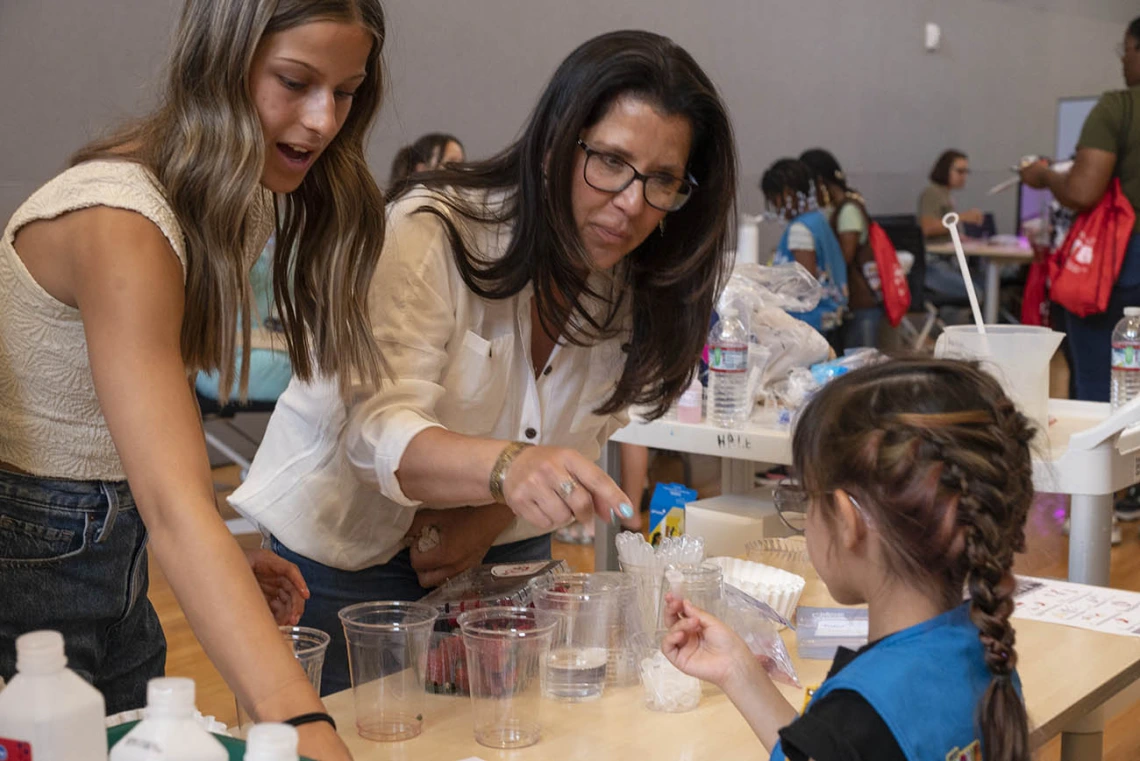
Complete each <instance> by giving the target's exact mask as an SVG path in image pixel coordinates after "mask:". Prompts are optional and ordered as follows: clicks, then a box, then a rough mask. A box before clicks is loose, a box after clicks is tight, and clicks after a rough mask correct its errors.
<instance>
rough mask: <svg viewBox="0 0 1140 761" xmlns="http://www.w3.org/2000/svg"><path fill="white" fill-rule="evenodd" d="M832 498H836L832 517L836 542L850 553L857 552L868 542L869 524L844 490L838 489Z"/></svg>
mask: <svg viewBox="0 0 1140 761" xmlns="http://www.w3.org/2000/svg"><path fill="white" fill-rule="evenodd" d="M832 496H833V497H834V498H835V512H834V514H833V516H832V517H833V519H834V520H833V521H832V524H833V525H834V526H835V532H836V534H835V541H836V542H837V543H838V544H839V545H840V546H842V547H843V549H845V550H847V551H848V552H853V551H856V550H857V549H859V547H861V546H862V545H863V543H864V542H865V541H866V540H867V522H866V520H865V519H864V518H863V515H862V513H860V512H859V509H858V508H856V507H855V505H854V504H853V503H852V502H851V498H850V497H849V496H847V492H845V491H843V489H836V490H835V491H834V492H832Z"/></svg>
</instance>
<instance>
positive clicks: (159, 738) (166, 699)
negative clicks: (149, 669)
mask: <svg viewBox="0 0 1140 761" xmlns="http://www.w3.org/2000/svg"><path fill="white" fill-rule="evenodd" d="M229 757H230V754H229V752H228V751H227V750H226V749H225V746H223V745H222V744H221V743H220V742H218V739H217V738H216V737H214V736H213V735H211V734H210V733H209V732H207V731H206V730H205V729H204V728H203V727H202V725H201V724H199V723H198V721H197V720H196V719H195V718H194V680H193V679H184V678H178V677H165V678H159V679H151V680H150V681H149V682H147V684H146V718H145V719H143V720H142V721H140V722H139V723H138V724H137V725H136V726H135V728H134V729H132V730H131V731H130V732H128V733H127V735H126V737H124V738H123V739H122V740H119V742H118V743H116V745H115V747H114V748H112V749H111V761H228V760H229Z"/></svg>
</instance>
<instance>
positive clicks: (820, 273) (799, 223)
mask: <svg viewBox="0 0 1140 761" xmlns="http://www.w3.org/2000/svg"><path fill="white" fill-rule="evenodd" d="M760 191H761V192H762V193H763V194H764V201H765V203H766V204H767V206H768V209H769V210H770V211H774V212H776V213H777V214H780V215H781V216H783V217H784V219H786V220H787V221H788V223H789V224H788V228H787V229H786V230H785V231H784V235H783V237H781V238H780V245H779V247H778V248H777V249H776V258H775V263H776V264H788V263H791V262H799V263H800V264H802V265H803V266H804V268H805V269H806V270H807V271H808V272H809V273H811V274H812V276H813V277H815V278H816V279H817V280H819V284H820V285H821V286H823V297H822V298H821V299H820V301H819V305H818V306H816V308H815V309H813V310H812V311H810V312H801V313H792V314H793V315H794V316H796V317H798V318H800V319H801V320H803V321H804V322H806V323H808V324H809V325H811V326H812V327H813V328H815V329H816V330H818V331H819V332H820V333H823V335H824V336H826V337H827V339H828V341H829V342H830V343H831V344H832V345H833V346H836V345H837V344H838V341H839V339H840V335H839V327H840V325H841V324H842V323H843V316H844V312H845V310H846V308H847V262H846V261H845V260H844V258H843V250H842V249H841V248H840V246H839V240H838V239H837V238H836V237H835V233H834V232H832V230H831V223H830V222H829V221H828V217H827V214H826V213H825V212H824V211H822V210H821V208H820V207H821V205H822V204H821V203H820V201H821V193H820V190H819V188H818V186H817V185H816V182H815V175H814V173H813V172H812V170H811V169H810V168H809V167H808V165H807V164H805V163H804V162H802V161H800V160H798V159H780V160H779V161H777V162H776V163H774V164H772V166H770V167H769V168H768V171H766V172H764V176H763V177H762V178H761V180H760ZM837 348H838V347H837Z"/></svg>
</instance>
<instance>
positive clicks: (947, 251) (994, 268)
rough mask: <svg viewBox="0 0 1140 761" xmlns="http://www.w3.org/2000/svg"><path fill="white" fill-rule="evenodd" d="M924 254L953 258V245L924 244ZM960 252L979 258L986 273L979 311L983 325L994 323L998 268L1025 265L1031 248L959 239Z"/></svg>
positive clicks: (1031, 251) (1025, 245)
mask: <svg viewBox="0 0 1140 761" xmlns="http://www.w3.org/2000/svg"><path fill="white" fill-rule="evenodd" d="M926 252H927V253H929V254H938V255H940V256H955V255H956V252H955V251H954V244H953V243H951V242H949V241H946V242H945V243H928V244H926ZM962 253H964V254H965V255H966V256H975V257H977V258H979V259H981V260H982V261H983V263H984V265H985V270H986V284H985V289H986V292H985V305H984V307H983V309H982V312H983V316H984V317H985V320H986V324H987V325H993V324H996V323H997V321H998V307H999V305H1000V302H1001V265H1003V264H1025V263H1027V262H1030V261H1033V249H1031V248H1030V247H1029V245H1028V244H1022V243H1020V242H1019V243H1018V244H1016V245H1010V244H1005V245H999V244H994V243H987V242H986V241H979V240H963V241H962Z"/></svg>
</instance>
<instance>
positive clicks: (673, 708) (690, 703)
mask: <svg viewBox="0 0 1140 761" xmlns="http://www.w3.org/2000/svg"><path fill="white" fill-rule="evenodd" d="M668 633H669V630H668V629H660V630H658V631H656V632H642V633H640V634H637V635H634V636H633V637H632V638H631V640H630V647H631V648H632V649H633V651H634V652H635V653H637V661H638V667H639V671H640V676H641V684H642V687H643V689H644V694H645V698H644V700H645V707H646V708H648V709H649V710H651V711H663V712H665V713H684V712H685V711H691V710H693V709H694V708H696V707H697V706H698V705H700V702H701V693H702V691H703V688H702V685H701V680H700V679H697V678H696V677H695V676H689V675H687V674H684V673H682V672H681V671H680V670H679V669H678V668H677V667H676V666H674V665H673V664H672V663H670V662H669V661H668V660H666V658H665V654H664V653H662V652H661V640H662V639H664V638H665V635H666V634H668Z"/></svg>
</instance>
